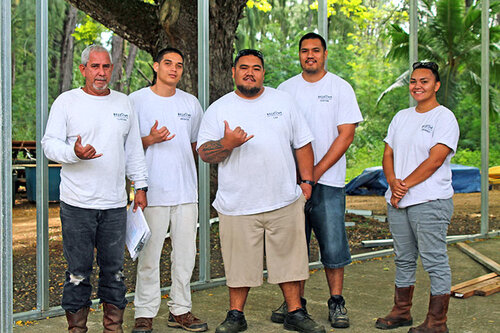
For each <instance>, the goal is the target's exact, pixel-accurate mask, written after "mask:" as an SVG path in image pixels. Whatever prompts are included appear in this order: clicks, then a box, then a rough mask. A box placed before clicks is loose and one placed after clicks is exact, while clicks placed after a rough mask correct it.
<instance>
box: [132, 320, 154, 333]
mask: <svg viewBox="0 0 500 333" xmlns="http://www.w3.org/2000/svg"><path fill="white" fill-rule="evenodd" d="M151 332H153V318H145V317H139V318H135V325H134V329H133V330H132V333H151Z"/></svg>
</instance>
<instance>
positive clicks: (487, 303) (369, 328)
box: [14, 237, 500, 333]
mask: <svg viewBox="0 0 500 333" xmlns="http://www.w3.org/2000/svg"><path fill="white" fill-rule="evenodd" d="M469 245H470V246H472V247H473V248H475V249H476V250H478V251H479V252H481V253H482V254H484V255H486V256H488V257H490V258H491V259H493V260H495V261H497V262H500V251H499V249H500V237H496V238H494V239H489V240H487V241H477V242H473V243H469ZM448 253H449V256H450V265H451V267H452V271H453V284H456V283H459V282H463V281H466V280H469V279H472V278H475V277H478V276H480V275H483V274H486V273H488V270H487V269H485V268H484V267H482V266H481V265H480V264H478V263H477V262H475V261H474V260H473V259H471V258H470V257H468V256H467V255H466V254H464V253H462V252H460V251H459V250H458V249H457V248H456V247H455V246H454V245H450V246H448ZM345 272H346V274H345V288H344V297H345V298H346V300H347V304H346V305H347V309H348V311H349V315H350V318H351V327H350V328H348V329H333V328H331V327H330V325H329V323H328V321H327V316H328V312H327V306H326V302H327V299H328V287H327V285H326V280H325V274H324V271H323V270H316V271H312V272H311V277H310V279H309V281H308V282H307V285H306V298H307V300H308V310H309V312H310V314H311V315H312V316H313V318H314V319H316V320H317V321H318V322H320V323H321V324H322V325H324V326H325V328H327V332H346V333H347V332H381V331H380V330H377V329H375V327H374V324H375V320H376V318H377V317H380V316H385V315H386V314H387V313H388V312H389V310H390V308H391V307H392V301H393V289H394V262H393V258H392V256H391V257H384V258H378V259H373V260H370V261H366V262H356V263H353V264H352V265H350V266H348V267H346V270H345ZM428 298H429V278H428V276H427V273H425V272H424V271H423V269H422V266H421V264H419V266H418V271H417V284H416V288H415V296H414V301H413V304H414V306H413V310H412V315H413V318H414V322H415V323H416V324H419V323H420V322H422V321H423V320H424V318H425V315H426V313H427V306H428ZM193 302H194V304H193V312H194V313H195V314H196V315H198V316H199V317H201V318H203V319H205V320H207V321H208V324H209V328H210V329H209V331H210V332H214V331H215V327H217V325H218V324H219V323H220V322H222V321H223V320H224V318H225V315H226V311H227V308H228V292H227V288H226V287H218V288H213V289H208V290H202V291H197V292H194V293H193ZM281 302H282V295H281V291H280V289H279V287H278V286H274V285H269V284H267V283H264V284H263V286H262V287H259V288H254V289H252V290H251V291H250V295H249V297H248V301H247V306H246V309H245V315H246V318H247V321H248V330H247V332H249V333H263V332H270V333H274V332H286V331H285V330H284V329H283V327H282V326H281V325H278V324H273V323H272V322H271V321H270V320H269V317H270V314H271V310H272V309H274V308H276V307H278V306H279V305H280V304H281ZM167 319H168V308H167V306H166V300H165V301H164V302H163V303H162V308H161V309H160V312H159V314H158V316H157V317H156V318H155V321H154V327H155V330H154V332H155V333H160V332H181V330H179V329H172V328H168V327H167ZM101 320H102V311H101V310H96V311H93V312H92V313H91V314H90V315H89V324H88V326H89V332H91V333H93V332H101V331H102V327H101ZM133 324H134V319H133V304H129V306H128V307H127V311H126V313H125V324H124V331H125V332H131V330H132V327H133ZM448 327H449V329H450V332H463V333H476V332H477V333H484V332H487V333H488V332H492V333H493V332H500V293H497V294H494V295H491V296H487V297H479V296H473V297H471V298H468V299H455V298H452V299H451V301H450V308H449V312H448ZM65 330H66V320H65V318H64V317H56V318H50V319H46V320H38V321H36V322H35V323H34V324H32V325H30V326H20V327H15V328H14V332H15V333H24V332H30V333H31V332H36V333H54V332H64V331H65ZM407 331H408V327H406V328H398V329H394V330H391V332H395V333H400V332H407Z"/></svg>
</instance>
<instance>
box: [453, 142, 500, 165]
mask: <svg viewBox="0 0 500 333" xmlns="http://www.w3.org/2000/svg"><path fill="white" fill-rule="evenodd" d="M451 163H455V164H462V165H470V166H475V167H478V168H481V151H480V150H470V149H467V148H466V149H462V150H458V151H457V153H456V154H455V156H453V158H452V159H451ZM488 164H489V167H490V168H491V167H493V166H498V165H500V146H496V147H490V154H489V163H488Z"/></svg>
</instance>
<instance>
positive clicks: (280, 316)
mask: <svg viewBox="0 0 500 333" xmlns="http://www.w3.org/2000/svg"><path fill="white" fill-rule="evenodd" d="M300 304H301V305H302V309H304V311H305V312H307V308H306V304H307V301H306V299H305V298H304V297H301V298H300ZM287 313H288V306H287V305H286V301H283V304H281V305H280V307H279V308H277V309H276V310H273V312H272V313H271V321H272V322H273V323H277V324H283V322H284V321H285V317H286V315H287Z"/></svg>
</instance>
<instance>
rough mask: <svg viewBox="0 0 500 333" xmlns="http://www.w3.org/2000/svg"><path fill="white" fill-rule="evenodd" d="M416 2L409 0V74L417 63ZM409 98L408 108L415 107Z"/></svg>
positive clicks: (413, 101) (412, 100) (414, 103)
mask: <svg viewBox="0 0 500 333" xmlns="http://www.w3.org/2000/svg"><path fill="white" fill-rule="evenodd" d="M417 9H418V2H417V0H410V13H409V17H410V40H409V48H410V50H409V51H410V52H409V54H410V56H409V59H408V61H409V62H410V64H409V66H408V69H409V70H410V72H409V73H410V74H409V75H411V72H412V70H413V68H412V67H411V66H412V65H413V64H414V63H415V62H417V61H418V11H417ZM409 98H410V106H415V105H417V103H416V102H415V100H414V99H413V98H412V97H411V95H410V96H409Z"/></svg>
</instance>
